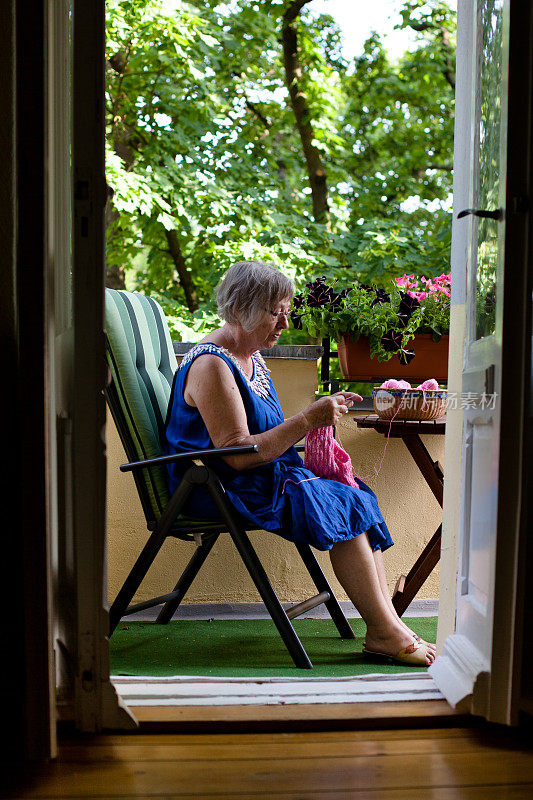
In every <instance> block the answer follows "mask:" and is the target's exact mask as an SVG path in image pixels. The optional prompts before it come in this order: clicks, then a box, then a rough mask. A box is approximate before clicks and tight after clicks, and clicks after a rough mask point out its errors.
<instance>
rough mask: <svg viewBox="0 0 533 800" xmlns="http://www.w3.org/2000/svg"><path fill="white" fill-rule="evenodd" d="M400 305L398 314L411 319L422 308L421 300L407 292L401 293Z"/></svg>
mask: <svg viewBox="0 0 533 800" xmlns="http://www.w3.org/2000/svg"><path fill="white" fill-rule="evenodd" d="M400 298H401V300H400V305H399V306H398V314H399V315H400V316H402V317H407V319H410V318H411V317H412V316H413V313H414V312H415V311H416V309H417V308H420V300H418V299H417V298H416V297H411V295H409V294H407V293H406V292H400Z"/></svg>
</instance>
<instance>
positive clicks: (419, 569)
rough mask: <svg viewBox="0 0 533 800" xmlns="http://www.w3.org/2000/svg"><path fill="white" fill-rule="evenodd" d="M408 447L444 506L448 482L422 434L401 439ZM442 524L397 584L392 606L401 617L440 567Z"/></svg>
mask: <svg viewBox="0 0 533 800" xmlns="http://www.w3.org/2000/svg"><path fill="white" fill-rule="evenodd" d="M401 438H402V439H403V441H404V442H405V446H406V447H407V449H408V450H409V452H410V453H411V455H412V457H413V459H414V461H415V462H416V464H417V466H418V468H419V470H420V472H421V473H422V475H423V476H424V479H425V481H426V483H427V484H428V486H429V488H430V489H431V491H432V492H433V494H434V496H435V498H436V500H437V502H438V503H439V505H440V506H441V507H442V500H443V490H444V481H443V475H442V468H441V466H440V464H438V462H433V460H432V458H431V456H430V455H429V453H428V451H427V449H426V447H425V446H424V444H423V442H422V440H421V439H420V436H418V434H410V435H406V436H402V437H401ZM441 533H442V525H439V527H438V528H437V530H436V531H435V533H434V534H433V536H432V537H431V539H430V541H429V542H428V544H427V545H426V546H425V548H424V549H423V551H422V553H421V554H420V555H419V557H418V558H417V560H416V561H415V563H414V564H413V566H412V568H411V569H410V570H409V573H408V574H407V575H406V576H405V577H404V576H403V575H402V576H401V578H400V580H399V581H398V583H397V585H396V589H395V591H394V594H393V597H392V603H393V605H394V608H395V609H396V611H397V613H398V614H399V616H401V615H402V614H403V613H404V612H405V610H406V608H407V607H408V606H409V604H410V603H411V602H412V600H413V599H414V598H415V596H416V594H417V593H418V591H419V590H420V588H421V586H422V584H423V583H424V582H425V581H426V580H427V578H428V577H429V575H430V573H431V572H432V570H433V569H434V568H435V567H436V565H437V564H438V562H439V558H440V543H441Z"/></svg>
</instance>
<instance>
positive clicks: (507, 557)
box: [430, 0, 533, 724]
mask: <svg viewBox="0 0 533 800" xmlns="http://www.w3.org/2000/svg"><path fill="white" fill-rule="evenodd" d="M510 10H511V13H510V28H509V35H510V42H511V44H510V57H509V87H510V91H509V107H508V128H507V137H506V141H507V153H506V157H507V190H506V200H505V209H506V211H505V221H506V235H505V256H504V261H505V282H504V286H503V303H504V311H503V326H502V336H501V342H499V344H501V352H502V379H501V387H500V393H501V397H500V400H501V408H502V414H501V428H500V454H499V483H498V516H497V530H496V553H495V565H494V576H493V581H492V585H493V608H492V614H493V620H492V646H491V649H490V658H489V660H488V661H486V660H485V659H483V658H480V657H479V653H478V651H477V649H476V648H475V647H474V646H473V645H472V644H471V643H470V641H469V640H468V639H467V638H466V637H465V636H463V635H461V633H460V632H458V631H457V630H456V625H455V618H454V617H455V608H456V606H455V605H454V603H453V598H454V597H455V596H456V595H455V591H456V584H457V566H458V564H460V549H461V546H462V542H461V540H460V537H459V540H457V538H456V532H457V531H459V529H460V522H459V516H458V509H457V498H458V497H459V496H461V495H460V492H461V491H462V487H461V486H458V485H457V482H458V480H459V476H460V475H461V474H462V472H463V464H462V455H461V451H460V448H459V449H458V447H457V444H458V439H457V435H458V432H459V431H460V430H461V428H462V419H461V417H462V412H461V411H460V410H458V411H457V412H454V411H453V410H451V411H450V412H449V417H448V419H449V424H448V430H447V436H446V486H445V494H444V524H443V555H444V556H445V557H444V558H443V569H442V571H441V600H442V599H446V600H445V603H446V608H445V609H444V608H443V612H444V613H443V616H442V620H439V626H440V630H439V651H440V652H441V653H442V654H441V655H440V656H439V657H438V658H437V660H436V662H435V664H434V665H433V667H432V668H431V669H430V672H431V674H432V676H433V678H434V679H435V681H436V683H437V685H438V686H439V688H440V689H441V691H442V692H443V694H444V695H445V697H446V698H447V700H448V701H449V702H450V703H451V704H452V705H453V706H455V707H457V708H459V709H463V710H465V711H470V712H471V713H473V714H479V715H481V716H484V717H485V718H486V719H488V720H490V721H494V722H500V723H504V724H515V723H516V722H517V720H518V714H519V711H520V679H519V678H520V668H521V637H522V612H523V603H524V567H523V564H524V561H525V560H524V557H523V553H524V549H525V538H526V520H525V514H524V495H523V487H524V485H525V481H526V477H527V461H526V455H527V454H526V452H525V447H524V444H525V433H526V425H527V419H528V417H527V415H528V408H527V407H526V400H527V398H528V396H529V375H530V343H529V341H528V337H529V336H530V317H529V314H530V291H531V284H530V278H529V276H528V263H529V261H530V251H529V245H528V241H530V240H531V239H530V235H531V214H530V213H529V203H528V202H527V201H526V198H528V197H530V196H531V186H532V177H531V160H532V151H533V146H532V135H531V100H530V98H531V86H532V74H531V73H532V70H531V47H532V45H531V41H532V37H531V31H532V20H533V14H532V12H531V9H530V8H529V4H528V3H517V2H515V1H514V0H511V4H510ZM473 11H474V0H459V4H458V48H457V118H456V131H455V136H456V139H455V141H456V151H455V163H454V170H455V181H454V227H453V235H452V275H453V278H452V287H453V290H452V291H453V297H452V303H453V306H454V308H453V309H452V322H453V321H454V319H455V321H456V322H458V324H457V330H456V333H458V334H459V335H458V337H457V340H456V341H455V343H454V344H455V346H454V345H453V344H452V353H451V356H452V365H451V382H450V390H451V391H456V392H458V393H459V394H460V393H461V391H462V379H461V370H462V367H463V352H464V346H465V343H466V337H465V327H466V302H467V288H466V263H467V259H468V252H467V248H468V243H467V234H466V226H465V225H458V224H457V222H456V218H457V213H458V211H459V210H461V209H463V208H467V207H468V205H469V200H470V196H469V191H468V188H469V187H468V184H469V175H470V172H471V166H470V164H469V163H468V156H467V153H468V151H469V149H470V147H469V144H470V141H469V139H470V137H471V135H472V126H471V123H470V120H471V118H472V96H473V92H472V89H473V85H472V81H473V69H472V68H471V66H470V64H471V59H472V53H471V50H470V47H469V43H470V42H471V41H472V25H473V19H474V13H473ZM528 235H529V237H528ZM452 381H453V382H452ZM459 574H460V571H459ZM451 586H453V587H454V589H453V592H452V591H450V587H451Z"/></svg>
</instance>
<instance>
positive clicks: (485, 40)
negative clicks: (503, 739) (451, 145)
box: [430, 0, 531, 724]
mask: <svg viewBox="0 0 533 800" xmlns="http://www.w3.org/2000/svg"><path fill="white" fill-rule="evenodd" d="M529 6H530V4H529V3H519V2H516V0H473V1H472V0H459V7H458V28H459V36H458V54H457V55H458V66H457V80H458V98H457V101H458V105H459V104H460V103H461V102H462V103H463V106H462V107H459V108H458V125H457V127H456V144H455V148H456V153H455V163H456V169H457V165H460V166H461V167H462V169H463V170H465V172H467V176H468V184H469V185H468V194H466V192H465V193H462V196H461V193H458V194H459V196H456V197H455V198H454V200H455V202H454V223H453V224H454V229H453V236H454V239H455V248H454V253H455V257H456V261H455V263H454V264H452V269H453V277H452V281H456V282H457V283H458V285H459V287H461V286H464V288H465V302H464V309H465V315H466V320H465V323H466V327H465V346H464V356H463V364H462V387H461V398H462V407H463V428H462V459H461V461H462V480H461V492H460V494H461V497H460V504H461V513H460V525H459V527H460V530H459V548H458V572H457V576H458V578H457V599H456V620H455V633H454V634H453V635H451V636H449V637H448V638H447V639H446V641H445V643H444V648H443V654H442V656H440V657H439V658H438V659H437V660H436V662H435V664H434V665H433V667H432V668H431V670H430V671H431V674H432V676H433V678H434V679H435V681H436V683H437V685H438V686H439V688H440V690H441V691H442V692H443V694H444V695H445V697H446V699H447V700H448V701H449V702H450V703H451V704H452V705H453V706H455V707H459V708H463V709H464V710H469V711H471V712H472V713H474V714H479V715H482V716H484V717H485V718H487V719H488V720H491V721H495V722H501V723H506V724H512V723H513V722H516V719H517V714H518V696H519V680H518V670H519V666H520V635H519V631H520V628H521V607H522V575H521V570H520V564H521V560H522V559H521V556H522V549H523V546H524V541H523V540H524V538H525V530H524V527H525V523H524V518H523V514H522V504H523V496H522V487H523V485H524V480H525V453H524V435H525V430H526V420H527V409H526V405H525V403H526V399H527V394H528V392H529V386H528V378H527V376H528V373H529V367H528V360H529V356H528V354H529V343H528V335H529V330H530V321H529V297H528V291H530V283H529V279H528V268H529V253H528V230H529V227H530V209H529V205H530V201H529V200H528V198H529V196H530V184H531V178H530V171H531V166H530V163H531V131H530V124H531V109H530V97H531V9H530V7H529ZM461 80H462V82H463V83H462V85H459V81H461ZM460 120H462V122H460ZM468 122H470V125H468ZM462 180H463V186H465V187H466V186H467V182H466V180H465V176H463V179H462ZM459 183H461V180H459ZM465 200H467V202H465ZM459 206H461V207H459ZM458 241H459V242H461V243H462V246H460V247H458V246H457V243H458ZM461 253H463V254H464V255H465V258H464V261H461V257H460V254H461ZM458 255H459V257H458ZM457 499H458V498H456V500H457Z"/></svg>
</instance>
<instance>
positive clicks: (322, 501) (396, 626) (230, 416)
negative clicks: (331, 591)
mask: <svg viewBox="0 0 533 800" xmlns="http://www.w3.org/2000/svg"><path fill="white" fill-rule="evenodd" d="M293 292H294V286H293V284H292V281H290V280H289V278H287V277H286V276H284V275H283V274H282V273H281V272H280V271H279V270H277V269H276V268H275V267H273V266H271V265H268V264H263V263H260V262H257V261H241V262H238V263H237V264H234V265H233V266H232V267H231V268H230V269H229V270H228V272H227V273H226V275H225V276H224V278H223V280H222V282H221V283H220V285H219V288H218V292H217V300H218V311H219V315H220V317H221V318H222V319H223V320H224V321H225V324H224V325H223V326H222V327H221V328H219V329H218V330H215V331H213V333H210V334H209V335H208V336H207V337H206V338H205V339H204V340H203V341H201V342H199V343H198V344H196V345H195V346H194V347H193V348H192V349H191V350H190V351H189V352H188V353H187V355H186V356H185V358H184V359H183V361H182V362H181V364H180V367H179V369H178V371H177V372H176V377H175V379H174V386H173V389H172V396H171V399H170V405H169V413H168V418H167V428H166V436H167V452H169V453H173V452H186V451H187V450H189V451H193V450H198V449H204V448H208V447H229V446H231V445H245V444H257V445H258V446H259V450H258V452H257V453H252V454H250V455H241V456H228V457H226V458H224V459H223V460H222V459H221V460H220V462H219V463H218V464H217V473H218V475H219V477H220V479H221V481H222V483H223V485H224V487H225V490H226V493H227V496H228V498H229V500H230V501H231V503H232V504H233V506H234V507H235V509H236V511H237V512H238V513H239V514H240V516H241V517H242V518H244V520H246V522H247V523H249V524H250V525H251V526H254V527H256V528H257V529H263V530H269V531H272V532H274V533H277V534H279V535H280V536H282V537H284V538H285V539H289V540H290V541H294V542H308V543H309V544H311V545H313V546H314V547H316V548H318V549H319V550H329V552H330V557H331V563H332V565H333V570H334V572H335V575H336V576H337V578H338V580H339V581H340V583H341V585H342V586H343V588H344V590H345V591H346V593H347V594H348V597H349V598H350V600H351V601H352V602H353V604H354V605H355V607H356V608H357V609H358V611H359V613H360V614H361V616H362V618H363V620H364V621H365V623H366V640H365V649H364V652H366V653H369V654H379V655H387V656H389V657H391V658H392V659H394V660H396V661H398V662H400V663H410V664H420V665H427V664H430V663H432V661H433V659H434V655H435V648H434V646H433V645H431V644H428V643H427V642H424V641H422V640H421V639H419V638H418V637H417V636H416V634H415V633H414V632H413V631H412V630H410V628H408V627H407V625H406V624H405V623H404V622H403V621H402V620H401V619H400V617H398V615H397V614H396V611H395V609H394V606H393V605H392V602H391V599H390V597H389V593H388V588H387V581H386V578H385V570H384V567H383V560H382V551H383V550H385V549H386V548H388V547H390V546H391V545H392V543H393V542H392V540H391V538H390V535H389V532H388V530H387V526H386V525H385V522H384V520H383V516H382V515H381V512H380V510H379V507H378V504H377V500H376V497H375V495H374V493H373V492H372V491H371V489H370V488H369V487H368V486H366V485H365V484H364V483H362V482H360V481H359V479H358V483H359V486H358V488H357V489H356V488H353V487H352V486H348V485H346V484H344V483H340V482H338V481H333V480H328V479H323V478H317V477H316V476H315V475H313V473H311V472H310V471H309V470H307V469H305V468H304V465H303V461H302V459H301V458H300V456H299V455H298V453H297V452H296V450H295V448H294V445H295V444H296V442H298V441H300V440H301V439H302V438H303V437H304V436H305V435H306V433H307V432H308V431H310V430H312V429H314V428H319V427H323V426H327V425H335V424H336V423H337V422H338V420H339V419H340V418H341V416H342V415H343V414H346V413H347V411H348V408H349V407H350V406H352V405H353V403H354V401H357V400H361V397H359V395H357V394H353V393H352V392H338V393H337V394H334V395H332V396H330V397H323V398H321V399H320V400H318V401H316V402H314V403H312V404H311V405H310V406H309V407H308V408H305V409H303V410H302V411H301V412H300V413H298V414H296V415H295V416H293V417H290V418H289V419H284V418H283V413H282V410H281V407H280V404H279V400H278V397H277V394H276V390H275V388H274V385H273V383H272V381H271V379H270V375H269V372H268V370H267V368H266V366H265V363H264V361H263V358H262V357H261V355H260V353H259V350H264V349H268V348H270V347H272V346H273V345H275V344H276V342H277V341H278V339H279V337H280V334H281V332H282V331H283V330H284V329H285V328H287V327H288V316H289V313H290V303H291V300H292V296H293ZM184 470H185V467H183V466H182V465H181V464H179V465H178V464H177V463H175V464H172V465H170V466H169V486H170V489H171V490H174V489H175V488H176V486H177V485H178V483H179V481H180V478H181V477H182V474H183V471H184ZM189 513H192V514H196V515H198V516H202V517H204V518H205V517H206V516H212V517H216V516H217V510H216V508H215V506H214V503H213V501H212V500H211V498H210V496H209V495H206V496H205V497H201V498H199V499H198V498H197V499H196V500H195V502H193V503H191V504H190V506H189Z"/></svg>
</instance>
